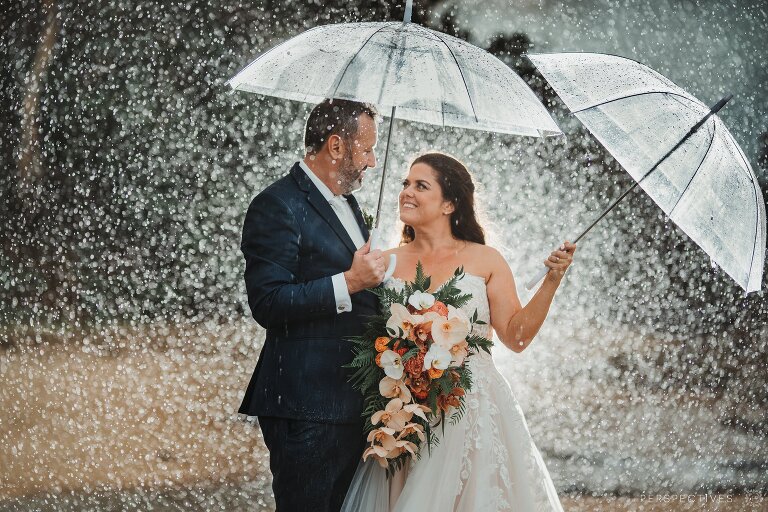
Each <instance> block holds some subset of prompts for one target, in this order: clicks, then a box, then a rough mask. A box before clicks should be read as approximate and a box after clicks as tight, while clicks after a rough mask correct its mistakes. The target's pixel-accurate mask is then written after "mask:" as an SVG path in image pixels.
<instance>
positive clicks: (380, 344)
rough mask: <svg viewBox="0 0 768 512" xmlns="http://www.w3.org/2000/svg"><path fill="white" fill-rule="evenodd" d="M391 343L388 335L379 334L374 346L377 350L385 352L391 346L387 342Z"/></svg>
mask: <svg viewBox="0 0 768 512" xmlns="http://www.w3.org/2000/svg"><path fill="white" fill-rule="evenodd" d="M388 343H389V338H387V337H386V336H379V337H378V338H376V341H375V342H374V347H376V352H384V351H385V350H387V349H388V348H389V347H388V346H387V344H388Z"/></svg>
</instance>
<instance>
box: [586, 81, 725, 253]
mask: <svg viewBox="0 0 768 512" xmlns="http://www.w3.org/2000/svg"><path fill="white" fill-rule="evenodd" d="M731 98H733V95H730V96H726V97H724V98H723V99H721V100H720V101H718V102H717V103H716V104H715V105H713V106H712V108H711V109H710V110H709V112H707V115H706V116H704V117H703V118H702V119H701V121H699V122H698V123H696V124H695V125H693V126H692V127H691V129H690V130H688V133H686V134H685V137H683V138H682V139H680V141H679V142H678V143H677V144H675V147H673V148H672V149H670V150H669V151H667V154H665V155H664V156H663V157H661V158H660V159H659V161H658V162H656V164H655V165H654V166H653V167H651V168H650V169H649V170H648V172H646V173H645V174H644V175H643V176H642V177H641V178H640V179H639V180H637V181H636V182H635V183H634V185H632V186H631V187H629V188H628V189H627V190H625V191H624V193H623V194H621V196H619V198H618V199H616V200H615V201H614V202H613V203H612V204H611V205H610V206H609V207H608V208H606V209H605V210H604V211H603V213H601V214H600V216H599V217H598V218H597V219H595V221H594V222H593V223H592V224H590V225H589V227H588V228H587V229H585V230H584V231H582V233H581V234H580V235H579V236H578V237H577V238H576V240H575V241H574V242H573V243H578V242H579V240H581V239H582V237H584V235H586V234H587V233H589V230H591V229H592V228H593V227H595V224H597V223H598V222H600V220H602V218H603V217H605V216H606V215H608V212H610V211H611V210H613V209H614V208H615V207H616V205H617V204H619V203H620V202H621V200H622V199H624V198H625V197H627V194H629V193H630V192H632V191H633V190H634V189H635V187H636V186H638V185H639V184H640V182H641V181H643V180H644V179H645V178H647V177H648V176H649V175H650V174H651V173H652V172H653V171H655V170H656V169H657V168H658V167H659V165H661V163H662V162H663V161H664V160H666V159H667V158H668V157H669V155H671V154H672V153H674V152H675V151H676V150H677V148H679V147H680V146H682V145H683V143H684V142H685V141H687V140H688V139H689V138H690V137H691V135H693V134H694V133H696V132H697V131H698V129H699V128H701V127H702V126H703V125H704V123H706V122H707V119H709V118H710V117H711V116H712V115H714V114H716V113H717V112H718V111H719V110H720V109H721V108H723V106H724V105H725V104H726V103H727V102H728V100H730V99H731Z"/></svg>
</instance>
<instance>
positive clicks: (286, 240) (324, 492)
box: [239, 163, 377, 512]
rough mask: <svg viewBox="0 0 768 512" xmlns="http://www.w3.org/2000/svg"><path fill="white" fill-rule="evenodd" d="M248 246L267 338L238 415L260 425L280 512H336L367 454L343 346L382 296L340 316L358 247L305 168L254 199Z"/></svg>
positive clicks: (357, 300)
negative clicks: (343, 279) (339, 285)
mask: <svg viewBox="0 0 768 512" xmlns="http://www.w3.org/2000/svg"><path fill="white" fill-rule="evenodd" d="M346 197H347V200H348V202H349V204H350V206H351V207H352V210H353V212H354V213H355V217H356V219H357V221H358V224H359V225H360V229H361V231H362V233H363V236H364V238H366V239H367V238H368V230H367V229H366V227H365V225H364V222H363V217H362V213H361V212H360V208H359V206H358V204H357V201H356V200H355V198H354V197H353V196H351V195H349V196H346ZM240 247H241V250H242V252H243V256H244V257H245V286H246V290H247V292H248V304H249V306H250V309H251V313H252V315H253V318H254V319H255V320H256V321H257V322H258V323H259V324H260V325H261V326H263V327H265V328H266V330H267V335H266V340H265V342H264V347H263V348H262V350H261V353H260V355H259V360H258V362H257V364H256V369H255V370H254V372H253V376H252V377H251V381H250V383H249V385H248V388H247V390H246V392H245V397H244V398H243V402H242V405H241V406H240V409H239V412H240V413H243V414H247V415H250V416H258V417H259V424H260V426H261V429H262V433H263V434H264V440H265V443H266V444H267V448H269V450H270V469H271V470H272V474H273V490H274V492H275V498H276V502H277V510H278V511H280V512H288V511H292V510H309V509H310V508H311V509H312V510H329V511H330V510H338V509H339V508H340V506H341V503H342V501H343V500H344V495H345V494H346V491H347V487H348V486H349V483H350V481H351V479H352V476H353V475H354V472H355V468H356V467H357V463H358V461H359V459H360V456H361V455H362V450H363V448H364V439H363V429H362V419H361V413H362V404H363V400H362V395H361V394H360V392H359V391H357V390H355V389H353V388H352V386H351V385H350V384H349V382H348V379H349V375H350V371H349V370H348V369H345V368H342V366H343V365H344V364H346V363H348V362H349V361H350V360H351V359H352V344H351V343H350V342H349V341H347V340H346V339H345V337H348V336H356V335H360V334H362V332H363V325H364V322H365V320H366V316H368V315H372V314H375V313H376V307H377V300H376V297H375V296H374V295H373V294H372V293H370V292H367V291H363V292H359V293H356V294H354V295H352V296H351V299H352V311H351V312H344V313H337V311H336V300H335V296H334V292H333V283H332V280H331V276H333V275H334V274H337V273H339V272H344V271H346V270H348V269H349V268H350V266H351V264H352V257H353V254H354V252H355V250H356V248H355V246H354V244H353V242H352V240H351V239H350V238H349V235H348V234H347V232H346V230H345V229H344V226H343V225H342V224H341V222H340V221H339V219H338V218H337V216H336V214H335V213H334V211H333V209H332V208H331V206H330V205H329V204H328V202H327V201H326V199H325V198H324V197H323V196H322V194H321V193H320V191H319V190H318V189H317V187H315V185H314V184H313V183H312V181H311V180H310V179H309V177H308V176H307V175H306V173H305V172H304V170H302V168H301V167H300V166H299V164H298V163H296V164H295V165H294V166H293V167H292V168H291V170H290V172H289V173H288V175H286V176H284V177H283V178H281V179H279V180H277V181H276V182H274V183H273V184H271V185H270V186H269V187H267V188H266V189H265V190H263V191H262V192H261V193H260V194H258V195H257V196H256V197H255V198H254V199H253V201H252V202H251V204H250V206H249V207H248V212H247V214H246V217H245V222H244V225H243V238H242V243H241V246H240Z"/></svg>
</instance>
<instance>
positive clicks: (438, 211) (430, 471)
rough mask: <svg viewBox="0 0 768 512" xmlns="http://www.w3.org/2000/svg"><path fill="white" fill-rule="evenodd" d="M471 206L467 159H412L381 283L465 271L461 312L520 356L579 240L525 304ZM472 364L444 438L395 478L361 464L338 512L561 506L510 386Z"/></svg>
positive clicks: (437, 278)
mask: <svg viewBox="0 0 768 512" xmlns="http://www.w3.org/2000/svg"><path fill="white" fill-rule="evenodd" d="M474 203H475V197H474V185H473V183H472V178H471V176H470V174H469V172H468V171H467V169H466V168H465V167H464V165H463V164H462V163H461V162H459V161H457V160H456V159H454V158H452V157H450V156H448V155H444V154H441V153H429V154H426V155H423V156H420V157H418V158H416V160H414V162H413V163H412V165H411V168H410V171H409V173H408V176H407V177H406V178H405V179H404V180H403V189H402V191H401V192H400V198H399V204H400V220H402V222H403V223H404V224H405V227H404V228H403V236H402V244H401V245H400V247H397V248H396V249H392V250H390V251H388V253H394V254H396V255H397V267H396V268H395V273H394V275H393V277H392V278H391V279H389V280H388V281H385V283H384V284H385V286H389V287H395V288H397V287H402V286H404V284H405V281H413V279H414V277H415V274H416V263H417V262H418V261H421V264H422V265H423V267H424V272H425V274H427V275H430V276H431V277H432V280H431V282H432V283H434V284H433V286H432V289H431V290H430V291H435V290H437V289H439V288H440V286H441V284H440V283H445V282H446V281H448V280H449V279H450V278H451V277H452V276H453V273H454V271H455V270H456V268H457V267H464V277H463V278H462V279H461V280H460V281H459V282H458V283H457V284H456V286H457V287H458V288H459V289H461V291H462V292H464V293H469V294H471V295H472V300H470V301H469V302H468V303H467V304H466V305H465V306H463V307H462V309H464V310H465V312H466V313H467V314H468V316H471V315H472V314H473V313H474V312H475V310H477V313H478V318H479V319H481V320H484V321H485V322H486V325H485V326H482V325H481V326H479V327H483V328H484V330H483V332H478V333H477V334H479V335H481V336H484V337H486V338H488V339H492V336H493V332H494V331H495V332H496V334H497V335H498V338H499V339H500V340H501V341H502V342H503V343H504V345H506V346H507V348H509V349H511V350H513V351H515V352H522V351H523V350H525V349H526V348H527V347H528V345H530V344H531V341H532V340H533V338H534V336H536V333H537V332H538V331H539V329H540V328H541V325H542V323H543V322H544V319H545V318H546V316H547V312H548V311H549V306H550V304H551V303H552V299H553V297H554V295H555V292H556V290H557V288H558V287H559V286H560V282H561V280H562V278H563V275H564V274H565V271H566V269H567V268H568V266H569V265H570V264H571V262H572V259H573V254H574V252H575V250H576V246H575V244H572V243H570V242H567V241H566V242H564V243H563V245H562V246H561V247H560V250H556V251H553V252H552V254H551V255H550V256H549V258H548V259H547V260H546V261H545V262H544V263H545V265H547V266H548V267H549V268H550V271H549V273H548V274H547V276H546V278H545V279H544V282H543V284H542V285H541V287H540V288H539V290H538V291H537V292H536V294H535V295H534V297H533V298H532V299H531V300H530V301H529V302H528V304H526V305H525V307H523V306H522V305H521V304H520V300H519V299H518V297H517V293H516V291H515V281H514V279H513V277H512V272H511V270H510V268H509V266H508V265H507V263H506V261H505V260H504V258H503V257H502V256H501V254H499V252H498V251H497V250H496V249H493V248H492V247H489V246H487V245H485V235H484V233H483V228H482V227H481V226H480V225H479V224H478V222H477V219H476V215H475V210H474ZM385 256H386V254H385ZM468 364H469V365H470V368H471V370H472V375H473V380H474V383H473V387H472V390H471V391H470V392H468V393H467V395H466V396H465V400H466V402H465V403H466V405H467V409H466V410H467V412H466V413H465V414H464V416H463V417H462V419H461V420H460V421H459V422H458V423H457V424H455V425H447V426H446V427H445V431H444V433H443V432H442V431H438V432H437V434H438V437H439V444H437V446H434V447H432V449H431V452H427V450H426V449H424V450H422V453H421V458H420V459H418V460H417V459H414V460H413V461H412V463H411V464H410V466H409V467H406V468H404V469H402V470H400V471H399V472H398V473H396V474H395V475H394V476H393V477H392V478H391V479H387V478H386V474H385V470H384V469H383V468H382V467H381V466H379V464H378V463H377V462H375V461H373V460H372V459H369V460H368V461H367V462H362V461H361V462H360V465H359V466H358V469H357V472H356V474H355V477H354V479H353V481H352V484H351V486H350V488H349V491H348V493H347V496H346V499H345V501H344V505H343V507H342V511H345V512H347V511H348V512H351V511H366V512H367V511H371V512H390V511H392V512H410V511H435V512H444V511H450V510H453V511H457V512H458V511H462V512H463V511H466V512H483V511H489V512H490V511H493V512H496V511H502V510H509V511H512V510H514V511H516V512H519V511H562V507H561V505H560V501H559V500H558V497H557V492H556V491H555V488H554V485H553V484H552V480H551V478H550V476H549V473H548V471H547V469H546V467H545V465H544V462H543V461H542V458H541V455H540V454H539V451H538V449H537V448H536V446H535V444H534V443H533V441H532V439H531V436H530V433H529V432H528V427H527V425H526V422H525V418H524V417H523V413H522V410H521V409H520V406H519V405H518V403H517V400H516V399H515V397H514V396H513V395H512V391H511V389H510V387H509V384H508V383H507V381H506V380H505V379H504V377H503V376H502V375H501V374H500V373H499V371H498V370H497V369H496V367H495V365H494V363H493V360H492V359H491V357H490V356H489V355H488V354H487V353H485V352H482V351H480V352H479V353H478V354H475V355H474V356H473V357H472V358H470V359H469V363H468Z"/></svg>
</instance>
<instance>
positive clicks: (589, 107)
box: [571, 91, 695, 114]
mask: <svg viewBox="0 0 768 512" xmlns="http://www.w3.org/2000/svg"><path fill="white" fill-rule="evenodd" d="M646 94H669V95H671V96H679V97H681V98H685V99H686V100H688V101H691V102H692V103H695V102H693V101H692V100H691V98H689V97H688V96H686V95H685V94H680V93H677V92H672V91H645V92H638V93H635V94H628V95H626V96H620V97H618V98H611V99H609V100H605V101H598V102H597V103H594V104H592V105H587V106H586V107H583V108H580V109H578V110H571V114H578V113H579V112H583V111H585V110H589V109H591V108H597V107H601V106H603V105H607V104H608V103H613V102H614V101H619V100H625V99H627V98H634V97H635V96H644V95H646Z"/></svg>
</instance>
